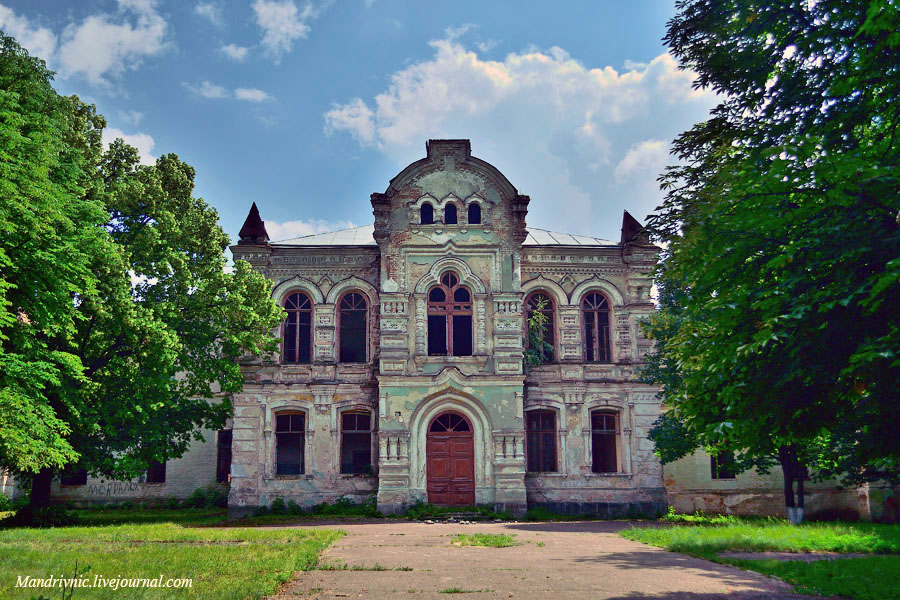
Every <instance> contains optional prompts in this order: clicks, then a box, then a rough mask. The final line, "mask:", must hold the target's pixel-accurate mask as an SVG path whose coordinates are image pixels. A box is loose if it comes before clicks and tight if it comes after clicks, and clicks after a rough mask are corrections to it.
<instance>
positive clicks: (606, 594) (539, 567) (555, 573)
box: [277, 521, 810, 600]
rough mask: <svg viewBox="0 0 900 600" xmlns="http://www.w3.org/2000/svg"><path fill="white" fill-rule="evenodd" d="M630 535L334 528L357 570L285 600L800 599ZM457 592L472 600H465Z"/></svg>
mask: <svg viewBox="0 0 900 600" xmlns="http://www.w3.org/2000/svg"><path fill="white" fill-rule="evenodd" d="M628 526H629V525H628V524H626V523H621V522H584V523H474V524H466V525H462V524H446V523H437V524H425V523H408V522H403V521H401V522H392V523H381V522H380V523H372V524H355V523H354V524H348V523H344V524H340V525H332V526H330V527H339V528H340V529H343V530H344V531H346V532H347V535H346V536H344V537H343V538H342V539H341V540H339V541H338V542H336V543H335V544H334V545H332V546H331V547H330V548H329V549H328V550H326V551H325V553H324V555H323V561H324V562H325V563H327V564H341V563H343V564H345V565H347V566H349V567H350V568H349V569H347V570H333V571H323V570H318V571H309V572H304V573H300V574H299V576H298V577H297V578H296V579H295V580H294V581H292V582H291V583H290V584H289V585H288V586H287V587H286V588H285V589H284V591H283V592H282V593H281V594H279V595H278V596H277V598H278V600H288V599H290V600H298V599H301V598H308V599H313V598H315V599H323V600H324V599H326V598H365V599H368V598H409V599H412V600H423V599H426V598H431V599H439V600H448V598H463V599H471V600H480V599H486V598H507V599H508V598H515V599H519V600H529V599H545V598H551V599H552V600H564V599H566V600H567V599H570V598H572V599H574V598H577V599H578V600H594V599H601V598H603V599H611V598H615V599H626V598H627V599H635V598H654V599H659V600H707V599H709V600H712V599H716V600H721V599H724V598H731V599H737V600H762V599H770V598H800V596H794V595H792V594H790V593H789V590H790V587H789V586H788V585H787V584H784V583H781V582H778V581H775V580H772V579H768V578H766V577H764V576H762V575H759V574H756V573H751V572H747V571H741V570H740V569H737V568H734V567H728V566H723V565H717V564H715V563H711V562H708V561H705V560H700V559H697V558H692V557H689V556H685V555H682V554H676V553H673V552H666V551H665V550H661V549H659V548H654V547H651V546H646V545H644V544H639V543H637V542H632V541H630V540H626V539H625V538H623V537H620V536H619V535H617V534H616V532H617V531H619V530H620V529H622V528H624V527H628ZM458 533H506V534H513V535H515V536H516V539H517V540H518V541H519V543H520V545H518V546H514V547H510V548H481V547H457V546H453V545H451V543H450V540H451V538H452V536H454V535H456V534H458ZM441 590H445V591H444V592H443V593H442V592H441ZM449 590H461V591H462V592H468V593H466V594H465V595H460V596H456V595H450V593H451V592H450V591H449ZM456 593H460V592H456ZM802 598H805V599H806V600H809V599H810V596H803V597H802Z"/></svg>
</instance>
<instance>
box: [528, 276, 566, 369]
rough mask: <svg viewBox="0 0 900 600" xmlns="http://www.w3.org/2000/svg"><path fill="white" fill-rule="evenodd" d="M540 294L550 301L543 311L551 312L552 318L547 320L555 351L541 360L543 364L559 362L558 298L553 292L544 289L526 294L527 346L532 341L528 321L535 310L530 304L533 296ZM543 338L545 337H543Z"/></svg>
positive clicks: (545, 312) (551, 342) (551, 343)
mask: <svg viewBox="0 0 900 600" xmlns="http://www.w3.org/2000/svg"><path fill="white" fill-rule="evenodd" d="M538 295H541V296H546V298H547V299H548V300H549V301H550V304H549V309H548V308H545V309H544V310H542V311H541V312H542V313H544V314H547V313H549V317H550V319H549V320H548V321H547V322H548V324H549V329H550V345H551V346H552V347H553V351H552V354H551V356H550V358H549V360H546V361H541V364H542V365H549V364H555V363H557V362H559V361H558V360H557V354H558V349H557V346H556V329H557V328H556V312H557V311H556V299H555V298H554V297H553V294H551V293H550V292H548V291H547V290H544V289H537V290H533V291H531V292H528V295H527V296H525V303H524V305H525V323H524V328H525V348H526V349H527V348H529V347H530V342H531V340H530V337H531V335H530V333H531V332H530V331H529V330H528V321H529V319H530V318H531V315H532V313H533V312H534V311H533V310H532V309H531V306H530V305H531V300H532V298H534V297H535V296H538ZM541 339H543V337H542V338H541Z"/></svg>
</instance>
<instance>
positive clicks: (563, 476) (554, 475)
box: [525, 471, 569, 479]
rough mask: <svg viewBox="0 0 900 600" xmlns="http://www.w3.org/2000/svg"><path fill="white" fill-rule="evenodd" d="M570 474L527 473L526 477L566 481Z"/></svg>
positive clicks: (550, 472) (549, 472)
mask: <svg viewBox="0 0 900 600" xmlns="http://www.w3.org/2000/svg"><path fill="white" fill-rule="evenodd" d="M568 476H569V474H568V473H560V472H559V471H527V472H526V473H525V477H553V478H557V479H565V478H566V477H568Z"/></svg>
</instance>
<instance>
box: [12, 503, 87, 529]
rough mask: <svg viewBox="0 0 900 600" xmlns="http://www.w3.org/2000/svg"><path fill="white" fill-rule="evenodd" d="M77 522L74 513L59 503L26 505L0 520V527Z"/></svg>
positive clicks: (47, 525) (61, 524)
mask: <svg viewBox="0 0 900 600" xmlns="http://www.w3.org/2000/svg"><path fill="white" fill-rule="evenodd" d="M77 524H78V517H77V516H76V515H75V513H73V512H70V511H69V510H67V509H66V507H65V506H62V505H59V504H56V505H52V506H44V507H41V508H32V507H30V506H26V507H25V508H22V509H20V510H19V511H18V512H17V513H16V514H15V515H13V516H11V517H7V518H5V519H3V520H2V521H0V527H65V526H67V525H77Z"/></svg>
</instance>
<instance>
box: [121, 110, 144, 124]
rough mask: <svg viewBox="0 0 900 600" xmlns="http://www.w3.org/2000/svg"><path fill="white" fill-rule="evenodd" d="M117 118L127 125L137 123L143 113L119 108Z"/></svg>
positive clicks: (141, 118)
mask: <svg viewBox="0 0 900 600" xmlns="http://www.w3.org/2000/svg"><path fill="white" fill-rule="evenodd" d="M118 114H119V120H120V121H122V122H123V123H127V124H129V125H137V124H138V123H140V122H141V120H143V118H144V113H141V112H138V111H136V110H120V111H118Z"/></svg>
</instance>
